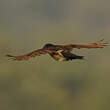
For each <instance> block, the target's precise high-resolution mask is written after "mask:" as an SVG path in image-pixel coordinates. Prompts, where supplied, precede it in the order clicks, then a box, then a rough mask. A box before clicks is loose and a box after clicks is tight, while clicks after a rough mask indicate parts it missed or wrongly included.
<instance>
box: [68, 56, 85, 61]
mask: <svg viewBox="0 0 110 110" xmlns="http://www.w3.org/2000/svg"><path fill="white" fill-rule="evenodd" d="M69 59H70V60H73V59H80V60H84V56H79V55H71V56H70V57H69Z"/></svg>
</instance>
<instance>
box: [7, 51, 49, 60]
mask: <svg viewBox="0 0 110 110" xmlns="http://www.w3.org/2000/svg"><path fill="white" fill-rule="evenodd" d="M49 52H50V51H49V50H45V49H39V50H35V51H33V52H30V53H28V54H24V55H20V56H13V55H6V56H7V57H10V58H11V59H13V60H19V61H20V60H28V59H29V58H30V57H35V56H40V55H41V54H47V53H49Z"/></svg>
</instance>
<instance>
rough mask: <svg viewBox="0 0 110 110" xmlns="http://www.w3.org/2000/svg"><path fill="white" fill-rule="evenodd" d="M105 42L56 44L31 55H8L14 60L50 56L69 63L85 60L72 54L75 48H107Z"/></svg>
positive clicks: (46, 46)
mask: <svg viewBox="0 0 110 110" xmlns="http://www.w3.org/2000/svg"><path fill="white" fill-rule="evenodd" d="M102 41H103V40H100V41H98V42H96V43H89V44H68V45H54V44H50V43H49V44H45V45H44V46H43V48H41V49H38V50H35V51H32V52H30V53H27V54H24V55H20V56H13V55H6V56H7V57H10V58H11V59H13V60H18V61H22V60H29V59H30V58H31V57H35V56H40V55H41V54H49V55H50V56H51V57H52V58H54V59H55V60H57V61H69V60H73V59H84V56H79V55H76V54H73V53H72V50H73V49H74V48H77V49H81V48H88V49H91V48H103V47H104V46H107V45H108V43H103V42H102Z"/></svg>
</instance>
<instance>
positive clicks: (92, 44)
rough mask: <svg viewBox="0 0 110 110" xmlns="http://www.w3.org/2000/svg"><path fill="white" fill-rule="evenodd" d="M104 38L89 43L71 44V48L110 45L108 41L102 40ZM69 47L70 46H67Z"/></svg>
mask: <svg viewBox="0 0 110 110" xmlns="http://www.w3.org/2000/svg"><path fill="white" fill-rule="evenodd" d="M103 40H104V39H102V40H100V41H98V42H96V43H89V44H71V48H78V49H80V48H88V49H89V48H103V47H105V46H107V45H108V43H104V42H102V41H103ZM67 47H68V46H67Z"/></svg>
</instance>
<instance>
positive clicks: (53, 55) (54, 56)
mask: <svg viewBox="0 0 110 110" xmlns="http://www.w3.org/2000/svg"><path fill="white" fill-rule="evenodd" d="M50 55H51V57H53V58H54V59H55V60H57V61H67V59H66V58H65V57H63V56H62V55H59V54H50Z"/></svg>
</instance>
